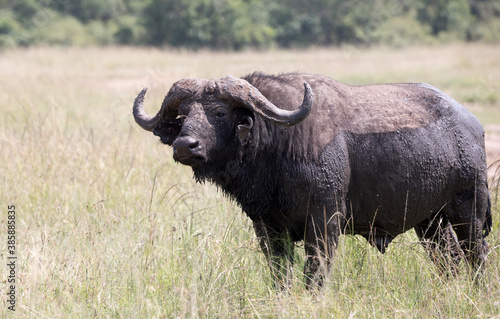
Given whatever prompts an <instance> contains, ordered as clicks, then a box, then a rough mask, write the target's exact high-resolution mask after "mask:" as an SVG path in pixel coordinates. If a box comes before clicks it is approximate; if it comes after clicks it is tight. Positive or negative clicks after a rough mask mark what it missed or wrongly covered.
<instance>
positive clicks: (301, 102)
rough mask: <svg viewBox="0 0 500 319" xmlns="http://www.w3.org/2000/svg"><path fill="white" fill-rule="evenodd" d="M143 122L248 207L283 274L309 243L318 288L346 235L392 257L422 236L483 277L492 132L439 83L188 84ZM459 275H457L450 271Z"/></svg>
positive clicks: (293, 76)
mask: <svg viewBox="0 0 500 319" xmlns="http://www.w3.org/2000/svg"><path fill="white" fill-rule="evenodd" d="M145 93H146V89H144V90H142V91H141V92H140V93H139V95H138V96H137V98H136V99H135V102H134V107H133V114H134V118H135V120H136V122H137V123H138V124H139V125H140V126H141V127H142V128H143V129H145V130H148V131H152V132H153V133H154V135H156V136H159V137H160V139H161V141H162V142H163V143H164V144H168V145H171V146H173V157H174V160H175V161H177V162H180V163H182V164H185V165H189V166H191V167H192V169H193V172H194V176H195V178H196V180H197V181H199V182H203V181H207V180H208V181H210V182H212V183H214V184H216V185H217V186H218V187H219V188H220V189H222V190H223V191H224V192H225V193H226V194H228V195H230V197H232V198H233V199H234V200H235V201H236V202H238V203H239V204H240V205H241V207H242V209H243V211H244V212H245V213H246V214H247V215H248V217H250V218H251V220H252V221H253V225H254V229H255V233H256V234H257V236H258V238H259V240H260V245H261V248H262V250H263V251H264V253H265V254H266V257H267V258H268V261H269V264H270V266H271V270H272V271H273V272H274V274H275V275H276V276H277V277H278V278H282V277H281V276H282V271H286V267H284V265H289V264H290V263H291V261H292V259H293V248H294V242H296V241H300V240H304V246H305V251H306V256H307V257H306V263H305V275H306V281H307V284H308V286H310V285H311V284H313V283H315V282H316V283H318V284H319V285H321V283H322V280H323V277H324V274H325V273H326V272H327V271H328V269H329V264H330V259H331V258H330V257H331V256H332V255H333V253H334V250H335V248H336V246H337V242H338V238H339V235H340V234H342V233H344V234H359V235H361V236H363V237H365V238H366V239H367V240H368V241H369V242H370V243H371V244H372V245H373V246H375V247H377V248H378V250H379V251H380V252H382V253H384V251H385V249H386V247H387V245H388V244H389V243H390V242H391V240H392V239H393V238H394V237H396V236H397V235H398V234H401V233H404V232H406V231H407V230H409V229H411V228H414V229H415V231H416V233H417V235H418V237H419V238H420V240H421V242H422V244H423V246H424V247H425V249H426V250H427V251H428V252H429V253H430V255H431V257H432V259H433V261H434V262H435V263H436V264H437V265H438V266H440V267H444V266H446V267H451V269H452V270H454V269H456V266H457V263H458V262H459V261H460V260H461V259H464V258H465V259H466V260H467V261H468V262H469V264H470V265H471V266H472V267H473V269H477V268H478V267H480V266H481V265H482V263H483V262H484V261H485V258H486V255H487V252H488V245H487V243H486V241H485V240H484V238H485V237H486V236H487V235H488V233H489V232H490V230H491V226H492V218H491V204H490V197H489V192H488V185H487V176H486V160H485V148H484V130H483V128H482V126H481V124H480V123H479V122H478V120H477V119H476V118H475V117H474V116H473V115H472V114H471V113H469V112H468V111H467V110H466V109H465V108H464V107H463V106H461V105H460V104H459V103H457V102H456V101H455V100H453V99H451V98H450V97H448V96H447V95H445V94H444V93H442V92H440V91H439V90H437V89H436V88H434V87H432V86H430V85H427V84H380V85H366V86H351V85H346V84H343V83H340V82H337V81H334V80H332V79H330V78H328V77H325V76H321V75H310V74H299V73H290V74H280V75H276V76H272V75H265V74H262V73H254V74H251V75H248V76H245V77H243V78H234V77H232V76H227V77H224V78H221V79H216V80H204V79H185V80H180V81H178V82H176V83H175V84H173V86H172V87H171V89H170V91H169V92H168V94H167V95H166V97H165V99H164V101H163V104H162V106H161V109H160V111H159V112H158V114H156V115H155V116H153V117H151V116H148V115H147V114H146V113H145V112H144V109H143V101H144V96H145ZM448 269H450V268H448Z"/></svg>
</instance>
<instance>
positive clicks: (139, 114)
mask: <svg viewBox="0 0 500 319" xmlns="http://www.w3.org/2000/svg"><path fill="white" fill-rule="evenodd" d="M147 90H148V88H144V89H142V90H141V92H139V94H138V95H137V97H136V98H135V101H134V107H133V109H132V114H133V115H134V119H135V122H136V123H137V124H139V126H140V127H142V128H143V129H145V130H146V131H152V130H153V128H154V126H155V125H156V124H157V122H158V120H159V117H158V115H156V116H153V117H151V116H148V115H147V114H146V112H145V111H144V106H143V103H144V96H145V95H146V91H147Z"/></svg>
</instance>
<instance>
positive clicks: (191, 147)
mask: <svg viewBox="0 0 500 319" xmlns="http://www.w3.org/2000/svg"><path fill="white" fill-rule="evenodd" d="M198 145H200V142H198V141H194V142H191V143H190V144H189V148H190V149H191V150H194V149H195V148H197V147H198Z"/></svg>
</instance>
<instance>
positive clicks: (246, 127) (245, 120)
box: [236, 115, 253, 144]
mask: <svg viewBox="0 0 500 319" xmlns="http://www.w3.org/2000/svg"><path fill="white" fill-rule="evenodd" d="M252 127H253V119H252V118H251V117H250V116H248V115H243V116H242V117H241V118H240V120H239V122H238V125H237V126H236V134H237V135H238V139H239V140H240V143H241V144H245V142H246V141H247V139H248V136H249V135H250V131H251V130H252Z"/></svg>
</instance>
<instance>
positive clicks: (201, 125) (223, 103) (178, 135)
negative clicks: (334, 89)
mask: <svg viewBox="0 0 500 319" xmlns="http://www.w3.org/2000/svg"><path fill="white" fill-rule="evenodd" d="M304 88H305V92H304V99H303V102H302V105H300V106H299V107H298V108H297V109H296V110H293V111H289V110H284V109H280V108H278V107H276V106H275V105H274V104H273V103H271V102H270V101H269V100H268V99H267V98H266V97H265V96H264V95H262V93H261V92H260V91H259V90H258V89H257V88H255V87H254V86H252V85H251V84H250V83H248V82H247V81H245V80H243V79H239V78H234V77H232V76H226V77H224V78H222V79H217V80H203V79H186V80H180V81H178V82H176V83H175V84H174V85H173V86H172V88H171V89H170V91H169V92H168V94H167V95H166V96H165V99H164V101H163V103H162V105H161V108H160V111H159V112H158V113H157V114H156V115H155V116H148V115H147V114H146V113H145V111H144V108H143V102H144V96H145V94H146V90H147V89H143V90H142V91H141V92H140V93H139V95H138V96H137V98H136V99H135V102H134V108H133V114H134V118H135V121H136V122H137V124H139V126H141V127H142V128H143V129H145V130H147V131H152V132H153V133H154V134H155V135H157V136H159V137H160V139H161V141H162V142H163V143H164V144H168V145H171V146H173V150H174V154H173V156H174V159H175V160H176V161H178V162H180V163H182V164H185V165H189V166H192V167H193V168H194V167H197V166H199V165H200V164H203V163H207V162H211V161H215V160H216V159H217V152H218V151H220V149H221V147H222V146H223V147H225V148H226V149H227V148H228V147H229V148H230V147H234V148H235V149H236V147H237V143H239V144H244V143H245V142H246V141H247V140H248V139H249V137H250V134H251V130H252V128H253V125H254V120H255V116H260V117H262V118H263V119H265V120H267V121H270V122H273V123H275V124H278V125H282V126H292V125H295V124H297V123H299V122H300V121H302V120H303V119H305V118H306V117H307V116H308V115H309V113H310V111H311V108H312V105H313V100H314V95H313V92H312V89H311V87H310V86H309V84H307V83H304ZM235 143H236V144H235Z"/></svg>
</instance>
